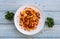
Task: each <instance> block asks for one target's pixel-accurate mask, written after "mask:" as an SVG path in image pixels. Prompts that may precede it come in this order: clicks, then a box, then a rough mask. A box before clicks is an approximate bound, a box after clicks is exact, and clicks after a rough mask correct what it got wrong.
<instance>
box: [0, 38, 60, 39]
mask: <svg viewBox="0 0 60 39" xmlns="http://www.w3.org/2000/svg"><path fill="white" fill-rule="evenodd" d="M0 39H60V38H0Z"/></svg>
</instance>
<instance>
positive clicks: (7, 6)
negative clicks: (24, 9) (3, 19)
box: [0, 0, 60, 11]
mask: <svg viewBox="0 0 60 39" xmlns="http://www.w3.org/2000/svg"><path fill="white" fill-rule="evenodd" d="M0 2H1V3H0V10H17V9H18V7H20V6H22V5H25V4H35V5H38V7H39V8H41V9H42V10H51V11H60V0H38V1H37V0H35V1H34V0H30V1H29V0H24V1H23V0H13V1H12V0H6V1H5V0H3V1H0Z"/></svg>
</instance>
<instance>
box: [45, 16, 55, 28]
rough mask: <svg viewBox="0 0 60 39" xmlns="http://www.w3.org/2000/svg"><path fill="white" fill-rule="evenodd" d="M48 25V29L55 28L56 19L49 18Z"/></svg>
mask: <svg viewBox="0 0 60 39" xmlns="http://www.w3.org/2000/svg"><path fill="white" fill-rule="evenodd" d="M46 24H47V25H48V27H53V26H54V19H53V18H50V17H47V20H46Z"/></svg>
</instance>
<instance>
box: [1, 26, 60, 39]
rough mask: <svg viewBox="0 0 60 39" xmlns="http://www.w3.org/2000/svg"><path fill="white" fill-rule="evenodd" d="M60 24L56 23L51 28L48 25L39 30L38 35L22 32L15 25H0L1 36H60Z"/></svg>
mask: <svg viewBox="0 0 60 39" xmlns="http://www.w3.org/2000/svg"><path fill="white" fill-rule="evenodd" d="M59 34H60V25H55V26H54V27H53V28H51V29H49V28H47V27H45V28H44V30H43V32H42V33H41V32H39V33H38V34H36V35H32V36H27V35H23V34H22V33H20V32H19V31H18V30H17V29H16V28H15V26H14V25H0V38H1V37H4V38H7V37H8V38H29V37H35V38H40V37H41V38H54V37H56V38H59V37H60V35H59Z"/></svg>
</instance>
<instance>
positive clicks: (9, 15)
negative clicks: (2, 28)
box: [5, 11, 14, 20]
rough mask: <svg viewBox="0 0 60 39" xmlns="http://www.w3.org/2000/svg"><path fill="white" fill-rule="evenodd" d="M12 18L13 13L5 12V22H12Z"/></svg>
mask: <svg viewBox="0 0 60 39" xmlns="http://www.w3.org/2000/svg"><path fill="white" fill-rule="evenodd" d="M13 17H14V13H13V12H10V11H7V12H6V15H5V18H6V19H7V20H13Z"/></svg>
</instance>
